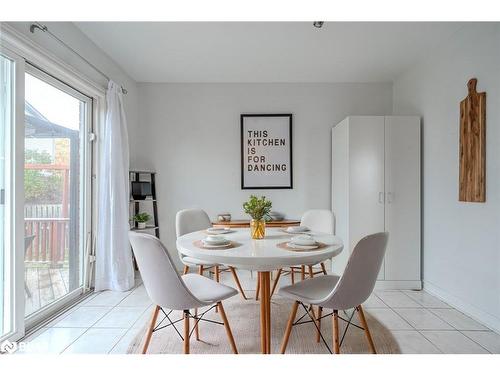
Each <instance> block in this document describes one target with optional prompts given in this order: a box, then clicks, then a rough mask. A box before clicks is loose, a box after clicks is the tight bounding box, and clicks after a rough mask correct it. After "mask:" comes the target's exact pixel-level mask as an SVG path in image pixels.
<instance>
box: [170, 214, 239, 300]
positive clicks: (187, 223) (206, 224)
mask: <svg viewBox="0 0 500 375" xmlns="http://www.w3.org/2000/svg"><path fill="white" fill-rule="evenodd" d="M211 226H212V222H211V221H210V218H209V217H208V215H207V213H206V212H205V211H203V210H200V209H197V208H188V209H185V210H181V211H179V212H177V214H176V215H175V232H176V235H177V237H180V236H182V235H184V234H187V233H192V232H197V231H199V230H204V229H207V228H210V227H211ZM179 257H180V259H181V262H182V263H183V264H184V274H187V273H188V272H189V268H190V267H198V272H199V274H200V275H202V274H203V271H204V270H205V269H209V268H212V267H213V268H214V275H215V281H217V282H219V280H220V268H219V267H220V266H219V265H218V264H213V263H210V262H206V261H204V260H201V259H196V258H192V257H187V256H184V255H182V254H181V253H179ZM228 268H229V271H231V274H232V275H233V278H234V281H235V283H236V286H237V287H238V290H239V291H240V293H241V296H242V297H243V298H244V299H247V297H246V295H245V292H244V291H243V288H242V287H241V283H240V280H239V278H238V275H237V274H236V271H235V269H234V267H228Z"/></svg>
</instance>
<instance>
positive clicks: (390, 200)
mask: <svg viewBox="0 0 500 375" xmlns="http://www.w3.org/2000/svg"><path fill="white" fill-rule="evenodd" d="M393 198H394V197H393V193H391V192H389V193H387V203H392V201H393Z"/></svg>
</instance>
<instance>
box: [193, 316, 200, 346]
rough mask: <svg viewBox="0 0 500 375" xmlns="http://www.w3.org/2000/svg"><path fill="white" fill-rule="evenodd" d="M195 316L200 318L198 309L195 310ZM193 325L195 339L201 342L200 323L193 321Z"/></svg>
mask: <svg viewBox="0 0 500 375" xmlns="http://www.w3.org/2000/svg"><path fill="white" fill-rule="evenodd" d="M194 316H198V309H194ZM193 322H194V323H193V324H194V325H195V326H194V337H195V338H196V341H200V329H199V328H200V324H199V323H200V322H197V319H196V318H195V319H193Z"/></svg>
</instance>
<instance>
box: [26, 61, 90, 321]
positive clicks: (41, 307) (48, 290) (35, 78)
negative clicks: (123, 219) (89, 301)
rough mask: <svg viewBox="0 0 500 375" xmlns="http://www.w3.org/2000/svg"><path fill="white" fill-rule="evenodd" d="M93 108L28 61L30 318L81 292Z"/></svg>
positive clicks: (27, 273) (27, 232)
mask: <svg viewBox="0 0 500 375" xmlns="http://www.w3.org/2000/svg"><path fill="white" fill-rule="evenodd" d="M91 110H92V101H91V99H90V98H88V97H87V96H85V95H83V94H81V93H80V92H78V91H76V90H74V89H73V88H71V87H70V86H68V85H66V84H64V83H62V82H61V81H59V80H56V79H55V78H54V77H52V76H50V75H48V74H46V73H44V72H42V71H40V70H38V69H36V68H34V67H31V66H29V65H28V66H27V68H26V74H25V144H24V156H25V163H24V195H25V202H24V220H25V222H24V241H25V242H24V254H23V256H24V271H25V278H24V291H25V312H24V313H25V316H26V317H28V318H29V319H34V318H36V317H37V316H40V317H41V316H45V315H47V314H50V312H51V311H53V310H54V308H56V307H57V306H60V305H61V304H63V303H64V302H65V301H67V300H68V299H70V298H72V297H75V296H77V295H79V294H81V293H82V283H83V274H84V253H85V245H86V240H87V232H88V230H89V227H88V224H89V218H90V216H89V212H88V207H89V201H90V200H89V191H88V186H89V184H88V180H89V179H90V173H89V165H90V152H89V141H88V140H89V136H88V135H89V134H88V133H89V131H90V129H91Z"/></svg>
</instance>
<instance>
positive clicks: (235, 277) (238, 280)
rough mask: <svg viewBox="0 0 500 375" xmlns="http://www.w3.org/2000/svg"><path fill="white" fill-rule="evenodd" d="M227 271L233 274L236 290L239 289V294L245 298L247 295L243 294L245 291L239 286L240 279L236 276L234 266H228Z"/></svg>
mask: <svg viewBox="0 0 500 375" xmlns="http://www.w3.org/2000/svg"><path fill="white" fill-rule="evenodd" d="M229 271H231V274H232V275H233V279H234V282H235V283H236V286H237V287H238V290H239V291H240V294H241V296H242V297H243V299H247V296H246V295H245V292H244V291H243V288H242V287H241V284H240V279H239V278H238V275H237V274H236V271H235V269H234V267H229Z"/></svg>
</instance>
